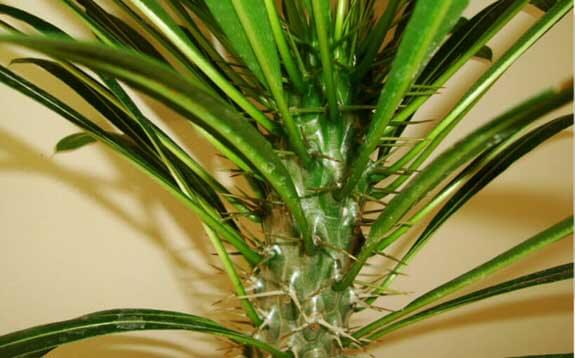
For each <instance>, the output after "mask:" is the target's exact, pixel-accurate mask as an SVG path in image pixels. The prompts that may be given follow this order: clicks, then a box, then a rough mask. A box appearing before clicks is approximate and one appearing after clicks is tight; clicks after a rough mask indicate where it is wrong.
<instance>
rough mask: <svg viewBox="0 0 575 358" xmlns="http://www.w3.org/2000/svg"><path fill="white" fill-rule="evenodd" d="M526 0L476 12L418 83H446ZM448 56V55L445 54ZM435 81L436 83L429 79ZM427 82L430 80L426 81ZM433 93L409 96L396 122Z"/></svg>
mask: <svg viewBox="0 0 575 358" xmlns="http://www.w3.org/2000/svg"><path fill="white" fill-rule="evenodd" d="M525 3H526V1H525V0H513V1H511V0H499V1H497V2H495V3H493V4H492V5H490V6H488V7H487V8H486V9H484V10H483V11H481V12H479V13H478V14H477V15H475V16H474V17H473V18H472V19H471V20H469V21H468V23H467V24H466V25H465V26H463V27H461V28H459V29H457V30H456V31H455V32H454V33H453V35H452V36H450V38H449V39H448V40H447V41H446V43H445V44H444V45H442V46H441V48H440V49H439V50H438V52H437V53H436V54H435V55H434V56H433V57H432V59H431V60H430V63H429V64H428V65H427V66H426V68H425V69H424V71H423V72H422V74H421V75H420V77H419V78H418V80H417V81H416V83H418V84H423V85H430V86H431V88H439V87H441V86H443V85H444V84H445V83H446V82H447V81H448V80H449V79H450V78H451V77H453V75H454V74H455V73H456V72H457V71H458V70H459V69H461V67H462V66H463V65H464V64H465V63H467V62H468V61H469V60H470V59H471V58H472V57H473V56H477V54H478V52H479V51H481V50H482V49H484V48H485V46H486V44H487V43H488V41H489V40H491V39H492V38H493V36H495V35H496V34H498V33H499V32H500V31H501V29H502V28H503V27H504V26H505V25H506V24H507V23H508V22H509V21H510V20H511V19H513V18H514V17H515V15H516V14H517V13H518V12H519V11H520V10H521V9H522V8H523V7H524V5H525ZM446 56H447V57H446ZM431 80H433V82H429V81H431ZM426 81H427V82H426ZM432 93H433V91H431V93H421V94H420V93H418V95H417V96H415V97H410V98H409V101H408V102H409V103H408V104H407V107H406V108H404V109H402V110H401V111H400V112H399V114H397V115H395V116H394V118H393V122H394V123H402V122H406V121H409V120H410V118H411V117H412V115H413V114H414V113H415V111H417V109H419V108H420V107H421V105H422V104H423V103H425V101H426V100H427V99H428V98H429V97H430V96H431V94H432ZM403 129H404V128H403V127H399V128H398V129H397V128H389V129H388V130H387V131H386V133H385V134H384V136H399V135H400V134H401V133H402V131H403ZM407 158H408V157H405V159H403V161H402V162H398V163H397V165H396V166H395V167H396V168H397V167H399V166H400V165H404V164H405V163H404V162H405V161H406V160H407ZM407 178H408V176H403V177H401V178H399V179H398V180H396V183H395V184H394V187H398V185H399V184H400V183H402V182H403V181H405V180H406V179H407Z"/></svg>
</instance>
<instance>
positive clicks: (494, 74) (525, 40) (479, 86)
mask: <svg viewBox="0 0 575 358" xmlns="http://www.w3.org/2000/svg"><path fill="white" fill-rule="evenodd" d="M572 7H573V3H572V2H571V1H569V0H560V1H559V2H558V3H557V5H556V6H555V7H553V8H552V9H551V10H550V11H549V12H548V13H546V14H545V15H544V16H543V17H542V18H541V19H540V20H539V21H538V22H537V23H536V24H535V25H533V26H532V27H531V28H530V29H529V30H528V31H527V32H526V33H525V34H524V35H523V36H522V37H521V38H520V39H519V40H518V41H517V42H516V43H515V44H513V46H512V47H511V48H510V49H509V50H507V51H506V52H505V54H504V55H503V56H502V57H501V58H500V59H499V60H497V62H496V63H495V64H494V65H493V66H492V67H491V68H489V70H488V71H487V72H486V73H484V74H483V75H482V76H481V78H480V79H479V80H478V81H476V82H475V84H474V85H473V86H472V88H471V89H469V90H468V91H467V93H466V94H465V95H464V96H463V98H462V99H461V100H460V101H459V102H458V103H457V104H456V106H455V107H454V108H453V109H452V110H451V111H450V112H449V113H448V114H447V116H445V118H443V119H442V120H441V121H440V122H439V124H438V125H437V126H436V127H435V128H433V130H431V132H430V133H428V134H427V136H426V138H425V140H424V141H422V142H421V143H417V144H416V145H415V146H414V147H413V148H411V149H410V150H409V151H408V152H407V153H406V154H405V155H403V156H402V157H401V158H400V159H399V160H397V161H396V162H395V163H393V165H391V167H390V168H389V171H390V172H394V171H396V170H398V169H399V168H405V167H406V164H407V163H409V162H411V161H412V160H413V162H412V163H411V164H410V165H409V166H408V167H407V168H408V170H410V171H414V170H417V169H418V168H419V166H420V165H422V164H423V163H424V162H425V160H426V159H427V158H428V157H429V156H430V155H431V153H432V152H433V151H434V150H435V148H437V147H438V146H439V144H441V142H442V141H443V140H444V139H445V138H446V136H447V135H448V134H449V133H450V132H451V130H452V129H453V128H455V126H456V125H457V124H458V123H459V122H460V121H461V120H462V119H463V118H464V117H465V115H466V114H467V113H468V112H469V111H470V110H471V108H472V107H473V106H474V105H475V104H476V103H477V102H478V101H479V100H480V99H481V97H483V95H484V94H485V93H486V92H487V91H488V90H489V89H490V88H491V86H492V85H493V84H494V83H495V82H496V81H497V80H498V79H499V78H500V77H501V76H502V75H503V74H504V73H505V71H507V70H508V69H509V68H510V67H511V65H512V64H513V63H514V62H515V61H516V60H517V59H518V58H519V57H520V56H521V55H522V54H523V53H525V51H527V50H528V49H529V48H530V47H531V46H532V45H533V44H534V43H535V42H536V41H537V40H539V39H540V38H541V37H542V36H543V35H544V34H545V33H546V32H547V31H548V30H549V29H551V28H552V27H553V26H554V25H555V24H556V23H557V22H558V21H559V20H561V18H563V16H565V14H567V13H568V12H569V9H571V8H572ZM402 113H403V112H402ZM400 116H401V114H400ZM414 159H415V160H414ZM408 178H409V176H402V177H400V178H398V179H396V180H395V181H394V182H393V183H392V184H390V186H389V189H392V190H394V189H397V188H398V187H399V186H400V185H401V184H402V183H404V182H405V181H406V180H407V179H408Z"/></svg>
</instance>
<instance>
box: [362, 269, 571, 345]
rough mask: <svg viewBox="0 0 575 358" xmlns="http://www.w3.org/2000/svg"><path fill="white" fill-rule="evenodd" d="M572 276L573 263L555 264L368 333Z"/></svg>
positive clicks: (378, 335)
mask: <svg viewBox="0 0 575 358" xmlns="http://www.w3.org/2000/svg"><path fill="white" fill-rule="evenodd" d="M572 278H573V263H569V264H565V265H560V266H556V267H553V268H550V269H546V270H543V271H538V272H535V273H532V274H529V275H525V276H521V277H518V278H515V279H513V280H509V281H505V282H503V283H500V284H497V285H494V286H490V287H487V288H484V289H481V290H479V291H475V292H472V293H469V294H467V295H464V296H461V297H458V298H456V299H453V300H450V301H447V302H445V303H442V304H439V305H437V306H434V307H431V308H429V309H426V310H424V311H421V312H419V313H417V314H414V315H412V316H409V317H407V318H404V319H402V320H400V321H397V322H395V323H392V324H390V325H388V326H386V327H385V328H383V329H381V330H379V331H377V332H375V333H374V334H372V335H370V337H372V338H373V339H379V338H381V337H383V336H385V335H387V334H389V333H391V332H393V331H396V330H398V329H400V328H404V327H406V326H409V325H411V324H413V323H416V322H420V321H423V320H425V319H428V318H431V317H434V316H436V315H438V314H440V313H443V312H447V311H450V310H453V309H455V308H458V307H461V306H465V305H468V304H470V303H474V302H478V301H481V300H484V299H487V298H490V297H493V296H498V295H502V294H504V293H509V292H514V291H517V290H521V289H524V288H528V287H533V286H539V285H545V284H549V283H553V282H557V281H561V280H567V279H572Z"/></svg>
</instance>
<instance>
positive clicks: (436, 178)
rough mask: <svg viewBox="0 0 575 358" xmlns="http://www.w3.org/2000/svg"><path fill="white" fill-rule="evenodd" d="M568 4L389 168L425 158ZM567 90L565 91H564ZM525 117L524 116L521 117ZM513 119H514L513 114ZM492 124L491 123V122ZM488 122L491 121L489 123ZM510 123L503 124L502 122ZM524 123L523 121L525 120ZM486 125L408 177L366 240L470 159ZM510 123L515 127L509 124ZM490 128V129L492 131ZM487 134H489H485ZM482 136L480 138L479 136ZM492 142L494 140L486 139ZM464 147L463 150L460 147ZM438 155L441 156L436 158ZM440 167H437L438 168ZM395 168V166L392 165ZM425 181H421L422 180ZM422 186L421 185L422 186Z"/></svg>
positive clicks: (480, 143) (478, 149)
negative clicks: (412, 177)
mask: <svg viewBox="0 0 575 358" xmlns="http://www.w3.org/2000/svg"><path fill="white" fill-rule="evenodd" d="M571 7H572V2H571V1H570V0H563V1H561V3H560V4H559V5H558V6H557V8H554V11H550V12H548V13H547V14H546V15H545V16H543V18H542V19H541V20H540V21H539V22H538V23H536V24H535V25H534V26H533V27H532V28H531V29H529V31H528V32H527V33H525V34H524V35H523V36H522V37H521V38H520V39H519V40H518V41H517V43H515V44H514V45H513V46H512V47H511V48H510V49H509V50H508V51H507V52H506V53H505V54H504V56H502V57H501V58H500V59H499V60H498V61H497V62H496V63H495V64H494V65H493V66H492V67H491V68H490V69H489V70H488V71H487V72H486V73H485V74H484V75H483V76H482V77H481V78H480V79H479V80H478V81H477V82H476V83H475V85H474V86H473V87H472V88H471V89H470V90H469V91H468V92H467V93H466V94H465V95H464V96H463V99H462V100H461V101H460V102H459V103H458V104H457V105H456V106H455V108H454V109H453V110H452V111H451V112H450V113H449V114H448V115H447V116H446V117H445V118H444V119H443V120H442V121H441V122H440V123H439V124H438V125H437V126H436V127H435V128H433V130H432V131H431V132H430V133H429V134H428V135H427V137H426V140H425V141H422V142H420V143H418V144H416V145H415V146H414V147H413V148H412V149H411V150H410V151H409V152H408V153H407V154H405V155H404V156H403V157H402V158H401V159H399V160H398V161H397V162H396V163H394V164H393V165H392V168H396V167H399V168H401V167H402V166H400V164H398V163H401V162H405V161H406V160H408V159H409V158H410V157H413V156H415V155H417V153H421V154H419V156H418V157H417V159H416V160H415V161H414V163H413V164H412V165H410V166H409V169H410V170H413V169H418V168H419V165H421V164H422V163H423V162H424V161H425V159H427V158H428V156H429V155H430V154H431V152H433V151H434V149H435V148H437V146H438V145H439V144H440V143H441V142H442V140H443V139H444V138H445V137H446V136H447V134H448V133H449V132H450V130H452V129H453V128H454V127H455V125H456V124H457V123H458V122H459V121H460V120H462V119H463V118H464V116H465V114H466V113H467V112H468V111H469V109H470V108H471V107H472V106H473V105H474V104H475V103H477V101H478V100H479V99H480V98H481V96H483V95H484V94H485V92H486V91H487V90H488V89H489V88H490V86H491V85H492V84H493V83H495V81H496V80H497V79H498V78H499V77H500V76H502V75H503V73H504V72H505V71H506V70H507V69H508V68H509V67H510V66H511V65H512V64H513V63H514V62H515V60H517V59H518V58H519V56H521V55H522V54H523V53H524V52H525V51H526V50H527V49H528V48H530V47H531V45H533V44H534V43H535V41H536V40H537V39H539V38H540V37H541V36H543V34H545V33H546V32H547V30H549V29H550V28H551V27H552V26H553V25H554V24H556V23H557V21H559V20H560V19H561V18H562V17H563V16H564V15H565V14H566V13H567V12H568V11H569V9H570V8H571ZM566 93H568V92H566ZM524 119H525V118H524ZM515 120H518V118H516V119H515ZM493 124H494V123H493ZM493 124H491V125H493ZM508 124H513V123H507V124H503V125H504V126H506V125H508ZM526 124H527V123H526ZM491 125H489V126H486V127H484V129H485V130H486V131H485V132H484V133H482V134H480V133H479V132H477V133H476V134H477V137H476V138H475V140H468V141H467V142H462V141H460V142H459V144H457V146H459V149H462V150H460V151H457V150H456V149H453V148H452V149H450V150H449V151H446V152H444V153H442V155H441V156H440V157H438V158H437V159H436V160H434V162H433V163H434V164H430V165H429V166H428V167H427V168H426V169H425V170H424V171H423V172H422V173H420V174H419V175H418V176H417V177H416V178H414V180H412V181H411V182H410V183H409V185H408V187H406V189H405V190H403V191H402V193H401V194H400V195H398V196H396V197H395V198H394V199H393V200H392V201H391V202H390V205H389V206H388V207H387V208H386V210H385V213H382V215H380V217H379V218H378V219H377V221H376V223H375V224H374V225H373V226H372V229H371V232H370V234H369V238H370V240H378V239H381V238H382V237H383V236H384V235H385V234H386V233H387V232H388V231H389V229H390V228H391V227H392V226H393V225H395V224H396V223H397V221H399V220H400V219H401V218H402V217H403V215H404V214H405V213H406V212H407V210H409V209H410V208H411V207H412V206H413V205H415V204H416V203H418V202H419V201H420V200H421V199H422V198H423V194H424V193H426V192H427V191H428V190H429V189H430V188H433V187H434V186H435V185H437V184H439V182H440V181H441V180H443V179H444V178H446V177H447V175H449V173H452V172H453V171H454V170H455V169H457V168H458V167H459V166H460V165H462V164H463V163H465V162H466V161H467V160H469V159H472V158H473V157H474V156H475V155H478V154H479V153H481V152H482V151H483V150H484V149H485V147H484V145H485V144H489V143H488V142H485V141H484V139H485V138H486V137H483V135H487V133H488V132H491V131H492V130H494V129H495V128H494V127H490V126H491ZM512 127H515V126H514V125H512ZM493 133H494V132H491V134H493ZM488 136H489V135H488ZM480 137H483V139H480ZM476 140H477V141H476ZM490 144H494V143H490ZM463 147H465V150H463ZM439 158H441V159H439ZM440 167H441V169H439V168H440ZM396 169H397V168H396ZM423 182H425V184H423ZM424 187H425V188H424Z"/></svg>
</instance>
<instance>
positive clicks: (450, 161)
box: [336, 86, 573, 289]
mask: <svg viewBox="0 0 575 358" xmlns="http://www.w3.org/2000/svg"><path fill="white" fill-rule="evenodd" d="M572 97H573V89H572V88H571V87H570V86H566V87H564V88H562V89H558V90H548V91H545V92H544V93H542V94H540V95H538V96H535V97H534V98H531V99H529V100H527V101H525V102H524V103H521V104H520V105H519V106H517V107H514V108H513V109H511V110H509V111H507V112H505V113H503V114H502V115H501V116H498V117H497V118H495V119H493V120H492V121H490V122H488V123H486V124H485V125H483V126H481V127H479V128H478V129H476V130H474V131H473V132H471V133H470V134H468V135H467V136H465V137H464V138H462V139H461V140H460V141H458V142H457V143H455V144H454V145H453V146H451V147H450V148H448V149H447V150H446V151H444V152H443V153H442V154H441V155H439V156H438V157H437V158H435V159H434V160H433V161H432V162H431V163H430V164H429V165H428V166H427V167H426V168H425V169H424V170H423V171H422V172H421V173H419V174H418V175H417V176H416V177H415V178H414V179H413V180H412V181H411V182H410V183H409V185H408V186H407V187H406V188H405V189H403V190H402V191H401V192H400V193H399V194H398V195H397V196H396V197H394V198H393V199H392V200H391V201H390V202H389V204H388V205H387V206H386V208H385V209H384V211H383V212H382V214H380V216H379V217H378V220H377V221H376V222H375V223H374V224H373V225H372V228H371V231H370V234H369V237H368V242H367V244H366V245H365V246H364V247H363V248H362V250H361V252H360V254H359V255H358V259H357V260H356V261H355V262H354V263H353V264H352V266H351V267H350V269H349V271H348V272H347V273H346V274H345V276H344V278H343V279H342V280H341V281H340V282H338V283H337V284H336V287H337V288H340V289H341V288H343V287H347V285H350V284H351V283H352V282H353V280H354V279H355V277H356V276H357V275H358V274H359V272H360V270H361V269H362V267H363V266H364V264H365V262H367V260H368V259H369V258H370V257H371V256H372V255H373V254H374V253H375V252H381V251H383V250H385V248H387V247H388V246H389V245H391V244H392V243H394V242H395V241H396V240H397V239H399V238H400V237H401V236H402V235H403V234H404V233H405V232H406V231H407V230H408V229H409V228H410V227H411V225H412V224H414V223H415V222H416V221H418V220H420V219H421V218H423V217H424V216H425V215H426V214H427V213H428V212H429V211H430V210H431V209H432V208H433V207H434V206H435V205H437V204H439V203H440V202H441V201H436V202H433V203H432V204H431V206H428V207H426V208H424V209H422V210H421V211H420V212H419V213H417V214H415V215H414V218H412V219H411V220H410V221H408V222H407V223H406V225H398V228H397V229H396V230H395V231H393V232H389V231H390V230H391V229H393V228H394V227H395V226H396V223H397V222H398V221H399V220H400V219H401V218H402V217H403V216H404V215H405V214H406V213H407V212H408V211H409V209H410V208H411V207H412V206H413V205H415V203H417V202H419V201H421V200H422V199H423V198H424V197H425V195H426V194H427V193H428V192H429V191H430V190H432V189H433V188H435V187H436V185H439V184H440V183H441V182H442V181H443V180H444V179H445V178H447V176H448V175H449V173H452V172H453V171H454V170H455V169H457V168H459V167H460V166H461V165H463V164H465V163H467V162H468V161H469V160H471V159H473V158H474V157H476V156H477V155H479V154H481V153H482V152H484V151H486V150H489V149H490V148H493V147H495V146H496V145H498V144H499V143H501V142H502V141H504V140H505V139H507V138H509V137H511V136H512V135H513V134H515V133H517V132H518V131H519V130H521V129H522V128H525V127H526V126H527V125H529V124H530V123H532V122H533V121H535V120H536V119H538V118H539V117H540V116H542V115H544V114H545V113H547V112H549V111H551V110H553V109H555V108H558V107H559V106H561V105H564V104H565V103H568V102H569V101H571V100H572ZM388 213H389V214H388ZM396 213H399V214H397V216H395V215H396Z"/></svg>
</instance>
